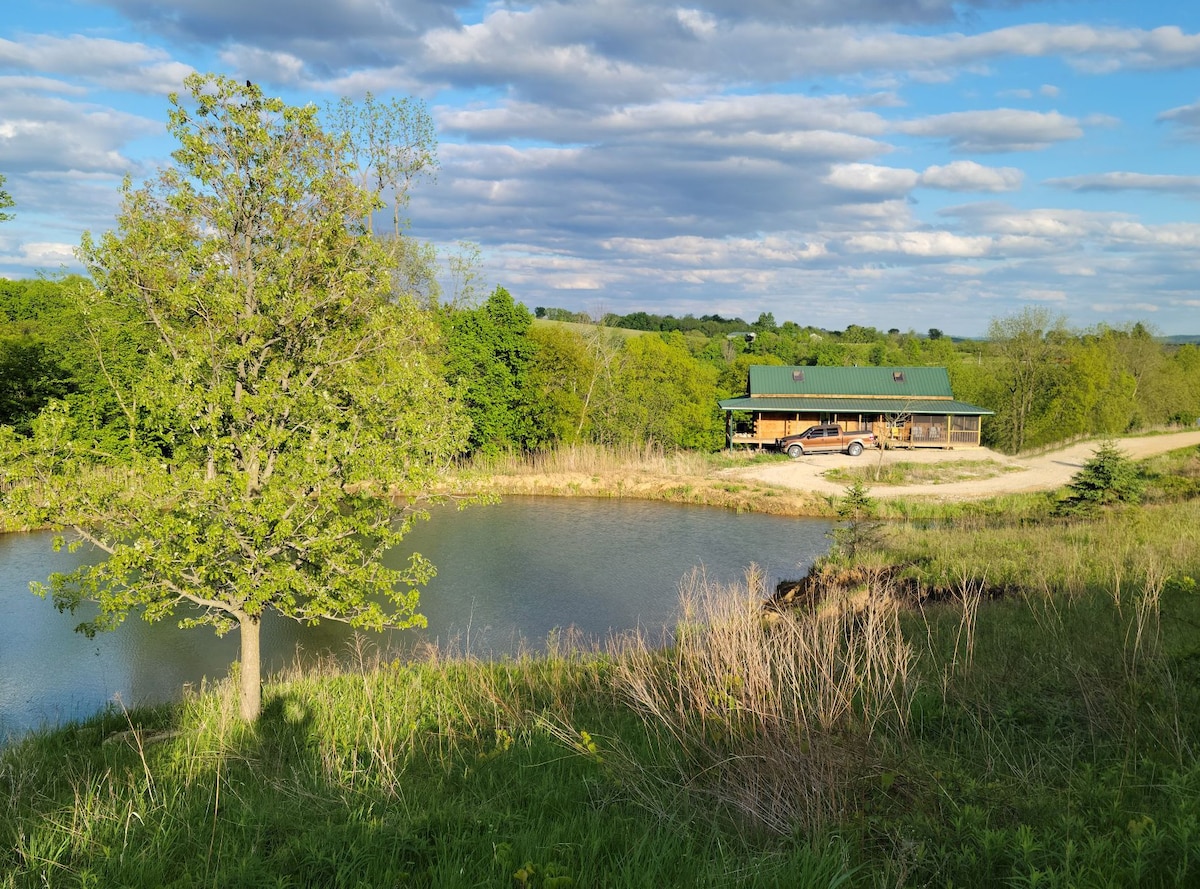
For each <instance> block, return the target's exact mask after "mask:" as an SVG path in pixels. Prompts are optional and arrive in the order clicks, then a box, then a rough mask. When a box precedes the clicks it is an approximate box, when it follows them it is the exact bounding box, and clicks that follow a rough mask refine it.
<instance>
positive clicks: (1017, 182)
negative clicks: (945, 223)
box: [919, 161, 1025, 192]
mask: <svg viewBox="0 0 1200 889" xmlns="http://www.w3.org/2000/svg"><path fill="white" fill-rule="evenodd" d="M1024 178H1025V174H1024V173H1022V172H1021V171H1020V170H1019V169H1017V168H1016V167H985V166H983V165H982V164H977V163H975V161H953V162H951V163H949V164H946V165H945V166H937V165H934V166H932V167H928V168H926V170H925V172H923V173H922V174H921V176H920V180H919V184H921V185H923V186H925V187H926V188H941V189H945V190H946V191H987V192H1001V191H1016V190H1017V189H1019V188H1020V187H1021V183H1022V181H1024Z"/></svg>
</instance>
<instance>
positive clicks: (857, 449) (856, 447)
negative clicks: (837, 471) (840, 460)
mask: <svg viewBox="0 0 1200 889" xmlns="http://www.w3.org/2000/svg"><path fill="white" fill-rule="evenodd" d="M846 453H847V454H849V455H850V456H851V457H857V456H858V455H859V454H861V453H862V445H861V444H860V443H859V442H857V441H852V442H850V447H848V448H846Z"/></svg>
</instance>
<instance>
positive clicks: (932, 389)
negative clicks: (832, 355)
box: [750, 364, 954, 398]
mask: <svg viewBox="0 0 1200 889" xmlns="http://www.w3.org/2000/svg"><path fill="white" fill-rule="evenodd" d="M750 395H751V396H756V395H840V396H845V397H849V398H853V397H855V396H869V395H874V396H882V397H884V398H952V397H953V395H954V393H953V392H951V390H950V377H949V375H948V374H947V373H946V368H944V367H770V366H767V365H762V364H755V365H751V367H750Z"/></svg>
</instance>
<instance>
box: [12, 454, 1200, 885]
mask: <svg viewBox="0 0 1200 889" xmlns="http://www.w3.org/2000/svg"><path fill="white" fill-rule="evenodd" d="M1189 459H1191V458H1189ZM1190 466H1191V464H1190V463H1182V464H1181V463H1176V464H1168V465H1167V467H1166V470H1165V475H1164V478H1186V477H1187V476H1186V474H1187V472H1190V471H1191V470H1190V469H1189V468H1188V467H1190ZM1164 486H1165V487H1167V488H1169V487H1170V484H1169V483H1166V482H1163V483H1162V484H1160V488H1162V487H1164ZM994 518H995V517H990V518H988V517H977V520H973V519H972V518H971V517H969V516H968V517H966V518H965V519H961V520H960V521H959V523H958V524H957V525H956V526H953V527H950V526H947V527H942V528H940V529H928V528H927V529H924V530H922V529H918V528H915V527H912V526H905V527H902V528H899V529H897V530H895V531H894V532H893V533H892V534H891V535H890V539H889V542H888V544H887V551H886V552H885V553H882V554H874V555H872V556H871V557H870V558H869V559H868V561H867V563H866V566H865V567H866V570H865V572H862V573H860V577H861V578H865V579H863V580H861V589H860V590H859V591H858V592H857V593H856V595H859V596H860V597H865V599H864V600H865V601H866V602H867V603H868V605H867V606H865V607H863V608H862V609H861V610H859V611H846V612H842V613H841V615H840V616H836V615H834V614H833V612H830V611H828V610H825V611H823V612H821V614H817V615H812V614H809V615H805V614H789V615H787V616H784V617H783V618H781V619H780V620H779V621H776V622H775V623H773V624H771V625H770V626H769V627H768V628H767V629H766V630H765V631H764V630H763V625H762V622H761V619H760V617H759V616H758V614H757V609H754V608H747V607H745V603H747V602H750V603H753V602H754V600H755V599H756V596H757V594H758V593H759V592H760V591H756V590H753V589H751V590H745V591H742V593H741V596H740V598H739V597H738V596H736V595H733V596H732V599H731V597H730V594H728V593H729V591H725V592H726V595H725V596H724V599H725V600H727V601H732V602H733V604H734V607H732V608H729V609H726V610H724V611H720V612H719V614H718V615H717V616H716V617H715V618H714V615H713V614H711V613H710V614H708V615H707V619H705V617H706V615H705V613H703V610H702V611H701V613H700V614H698V615H697V616H696V618H695V619H694V620H692V621H689V622H688V623H686V624H684V625H682V626H683V627H684V628H685V629H686V632H684V633H683V634H682V635H681V636H680V637H679V638H680V644H679V645H677V646H675V647H673V648H671V649H667V650H665V651H658V650H651V649H647V648H645V647H643V646H638V645H628V646H626V647H624V648H622V649H621V650H619V651H618V650H614V651H613V652H610V653H607V654H603V655H594V654H586V653H582V654H581V653H575V652H571V651H569V650H566V649H563V650H560V651H559V652H558V653H557V654H555V655H553V656H550V657H546V658H537V659H530V660H524V661H520V662H509V663H503V664H478V663H463V662H441V661H438V660H437V659H436V658H433V659H431V660H430V661H428V662H425V663H420V664H398V663H388V662H371V660H370V659H369V658H359V659H358V661H357V662H356V663H355V664H354V665H353V666H352V667H350V668H345V669H336V670H335V669H333V668H330V669H328V670H325V671H317V672H314V673H310V674H308V675H304V676H292V677H282V678H280V679H279V680H278V681H276V682H274V683H273V684H272V685H271V686H270V687H269V688H268V690H267V694H266V701H267V704H266V711H265V713H264V716H263V719H262V720H261V721H260V722H259V723H258V724H257V725H255V726H250V727H246V726H239V725H238V724H237V723H236V722H235V721H234V719H233V717H232V714H233V713H234V712H236V707H235V706H234V704H233V703H232V701H231V699H230V696H229V695H228V693H227V690H225V689H216V690H209V691H207V692H205V693H202V694H199V695H196V696H193V697H190V698H189V699H188V700H186V701H184V702H183V703H181V704H179V705H177V706H174V707H167V708H161V709H157V710H152V711H139V712H136V713H133V714H130V715H129V716H126V715H124V714H120V713H117V714H109V715H107V716H104V717H101V718H98V719H96V720H93V721H92V722H89V723H87V724H84V725H81V726H72V727H68V728H64V729H62V730H60V731H56V732H52V733H49V734H45V735H41V736H37V737H34V738H32V739H30V740H29V741H27V742H26V743H24V744H22V745H18V746H16V747H14V748H12V749H9V750H7V751H6V752H4V754H3V755H2V756H0V804H2V807H3V813H2V814H0V887H10V886H12V887H16V886H34V885H39V886H40V885H51V886H56V885H62V886H88V885H93V886H110V885H140V886H152V885H153V886H160V885H161V886H167V885H177V886H193V885H206V886H211V885H221V886H238V885H244V886H251V885H253V886H263V885H279V886H357V885H365V886H379V885H416V886H420V885H430V886H468V885H470V886H476V885H489V886H555V885H557V886H566V885H575V886H593V885H597V886H599V885H603V886H736V885H744V886H831V885H855V886H897V885H902V886H922V885H938V886H942V885H958V886H997V887H999V886H1024V885H1030V886H1032V885H1041V886H1069V885H1074V886H1135V885H1136V886H1183V885H1197V884H1200V802H1198V801H1200V766H1198V765H1197V762H1196V757H1195V751H1196V749H1197V744H1198V743H1200V633H1198V632H1197V630H1198V629H1200V593H1198V591H1197V585H1196V581H1195V578H1197V577H1200V501H1197V500H1194V499H1193V500H1190V501H1187V502H1182V503H1171V502H1163V503H1159V504H1156V505H1151V506H1147V507H1145V508H1133V509H1123V510H1118V511H1117V512H1113V513H1107V514H1105V515H1103V516H1101V517H1099V518H1097V519H1092V520H1087V521H1075V522H1071V523H1065V522H1060V521H1057V520H1046V519H1041V520H1036V521H1034V520H1028V521H1023V522H1008V523H999V524H1002V525H1003V526H1002V527H997V524H998V523H997V522H995V521H994ZM896 563H903V564H906V565H907V566H908V568H907V569H906V570H907V571H908V572H909V573H910V574H911V575H913V576H915V577H916V578H917V579H918V580H919V581H921V582H923V583H927V584H931V585H932V584H939V585H941V586H943V587H945V586H949V588H950V589H952V590H953V591H954V594H953V595H952V596H951V597H950V598H949V600H947V601H944V602H940V603H938V602H931V601H926V602H924V603H922V607H921V608H919V609H908V610H903V611H896V610H895V609H894V608H891V607H890V606H887V605H886V598H885V595H884V594H885V593H886V592H887V590H886V589H885V588H884V587H885V586H886V583H885V582H884V581H874V580H872V574H871V570H870V569H871V567H872V565H878V566H882V565H885V564H896ZM879 576H881V577H882V575H879ZM982 580H987V581H988V582H990V583H992V584H994V585H1002V583H1008V582H1010V581H1011V582H1012V583H1013V584H1014V587H1013V589H1015V590H1018V591H1019V592H1016V593H1014V594H1013V595H1010V596H1009V597H1007V598H1005V599H1001V600H997V601H987V600H983V599H981V598H980V596H979V590H980V586H979V583H980V581H982ZM706 592H712V591H706ZM739 602H740V603H742V604H741V605H738V603H739ZM871 602H875V603H877V605H875V606H873V605H870V603H871ZM878 603H884V604H882V605H880V604H878ZM798 664H799V665H801V666H804V665H809V666H814V665H815V666H816V667H819V668H820V669H819V670H816V671H815V672H814V671H810V672H808V673H805V672H803V670H797V665H798ZM814 689H816V692H814ZM817 692H819V693H817ZM130 725H134V726H136V727H138V728H139V729H140V730H142V731H141V733H139V734H138V735H135V736H124V737H123V736H120V735H115V734H114V733H116V732H120V731H122V730H124V729H128V728H129V727H130ZM158 730H167V731H170V732H173V733H174V734H172V735H169V736H166V737H164V738H162V739H161V740H158V741H156V742H153V743H152V738H151V737H150V736H149V733H150V732H153V731H158ZM106 738H108V739H111V740H110V742H109V743H105V739H106Z"/></svg>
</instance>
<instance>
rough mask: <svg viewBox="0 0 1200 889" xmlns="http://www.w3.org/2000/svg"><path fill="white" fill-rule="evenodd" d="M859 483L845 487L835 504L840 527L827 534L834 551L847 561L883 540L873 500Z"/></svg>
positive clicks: (880, 523) (881, 525)
mask: <svg viewBox="0 0 1200 889" xmlns="http://www.w3.org/2000/svg"><path fill="white" fill-rule="evenodd" d="M868 490H869V489H868V488H867V487H865V486H864V485H863V483H862V482H860V481H855V482H854V483H853V484H851V485H847V487H846V493H845V495H844V496H842V497H841V498H840V499H839V500H838V503H837V515H838V520H839V521H840V524H839V525H838V526H837V527H836V528H834V529H833V530H832V531H830V532H829V536H830V537H832V538H833V546H834V549H835V550H837V551H838V552H839V553H841V554H842V555H843V556H845V557H846V558H848V559H853V558H855V557H856V556H857V555H858V554H859V553H860V552H862V551H864V550H869V549H872V548H874V547H875V546H877V545H878V544H879V541H880V538H881V537H882V536H883V523H882V522H881V521H879V520H878V519H877V518H876V517H875V500H874V499H873V498H872V497H870V496H868V494H867V491H868Z"/></svg>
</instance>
